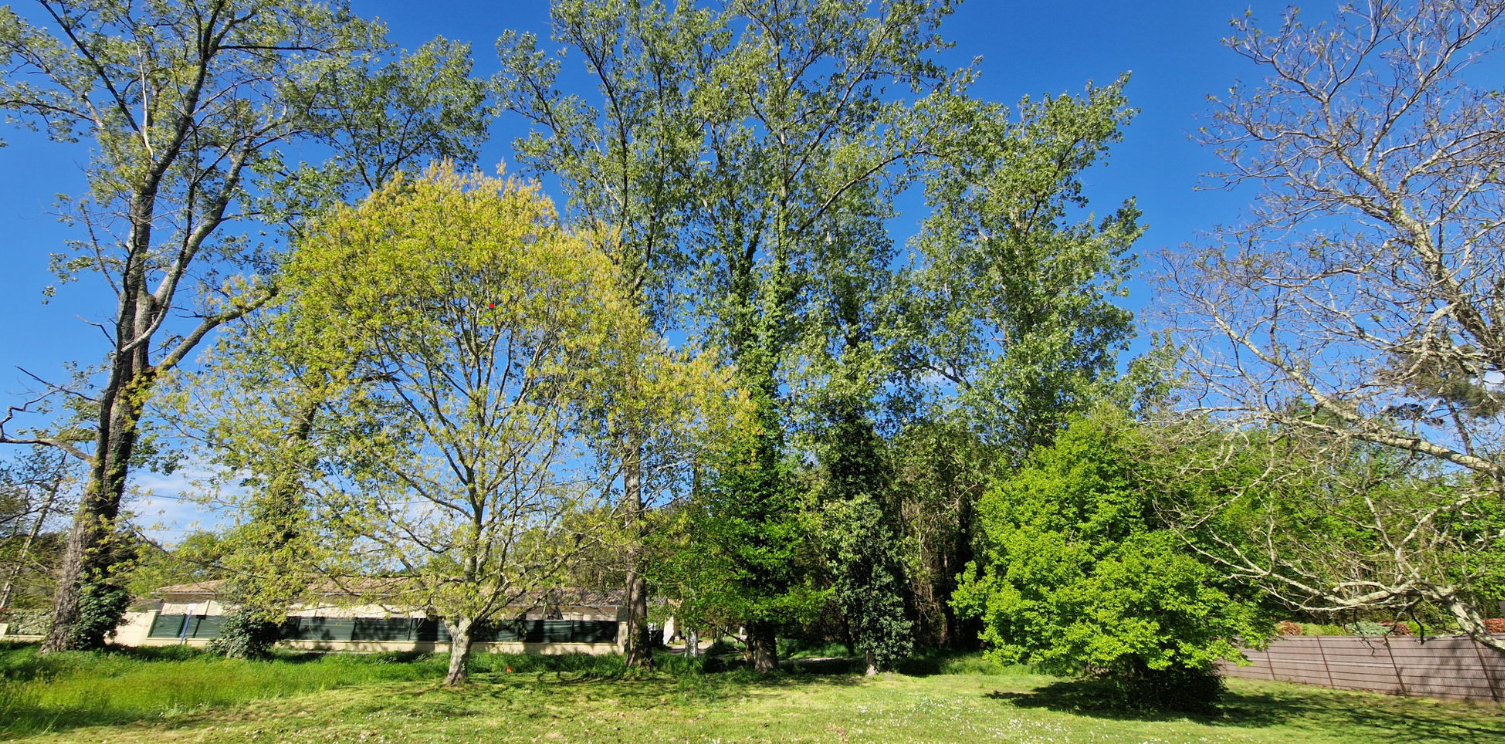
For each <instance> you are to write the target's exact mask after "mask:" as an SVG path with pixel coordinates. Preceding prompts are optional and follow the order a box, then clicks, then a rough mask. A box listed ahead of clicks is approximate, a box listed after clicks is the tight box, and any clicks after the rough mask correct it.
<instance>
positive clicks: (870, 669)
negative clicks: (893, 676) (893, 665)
mask: <svg viewBox="0 0 1505 744" xmlns="http://www.w3.org/2000/svg"><path fill="white" fill-rule="evenodd" d="M863 660H864V661H865V662H866V664H867V672H866V674H867V676H869V677H876V676H878V657H877V655H875V654H874V653H873V650H872V649H868V650H867V651H866V652H864V654H863Z"/></svg>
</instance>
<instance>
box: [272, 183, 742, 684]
mask: <svg viewBox="0 0 1505 744" xmlns="http://www.w3.org/2000/svg"><path fill="white" fill-rule="evenodd" d="M597 242H598V241H592V240H588V239H587V236H581V235H576V234H572V233H570V232H569V231H567V230H565V229H563V228H562V227H560V225H559V223H558V220H557V217H556V214H555V212H554V208H553V206H552V204H551V203H550V202H549V200H548V199H547V198H545V197H543V196H541V195H540V194H539V193H538V189H537V187H535V186H530V185H525V184H521V183H519V182H517V181H515V180H500V179H494V178H488V177H485V176H481V175H479V174H457V173H455V172H453V170H452V169H451V168H449V167H437V168H434V169H431V170H430V171H429V172H428V173H427V174H426V175H425V176H424V177H422V178H420V179H416V180H408V179H401V178H400V179H397V180H395V181H394V182H393V183H392V184H390V185H389V186H387V187H386V188H383V189H381V190H379V191H378V192H377V193H375V194H374V195H373V196H371V197H370V198H369V199H367V200H366V201H365V202H364V203H362V204H361V205H360V206H358V207H354V208H349V209H344V210H341V211H339V212H337V213H335V214H334V215H332V216H330V217H329V218H327V219H326V220H324V221H323V222H322V223H321V224H320V225H319V226H318V228H317V229H316V230H315V231H313V233H312V234H311V235H310V237H309V238H308V239H307V240H306V241H304V243H303V245H301V246H300V247H299V249H298V251H297V253H296V255H295V256H294V258H293V259H292V261H291V262H290V263H289V265H288V269H287V275H286V285H285V286H286V287H287V291H288V304H287V312H288V313H289V314H290V316H291V318H290V320H291V326H290V327H291V328H292V329H293V332H294V333H296V334H297V336H298V337H299V338H300V339H306V340H307V343H308V344H309V346H310V348H308V349H307V353H308V354H310V355H312V356H314V357H317V358H320V359H323V360H325V362H324V363H325V364H326V365H327V366H326V368H327V369H331V370H340V372H339V374H340V375H341V376H343V378H344V380H343V389H342V391H341V393H340V395H341V397H342V398H343V400H342V402H341V405H340V409H341V411H342V414H341V415H342V416H344V417H345V419H344V420H345V422H346V425H347V426H349V427H352V428H353V429H355V430H358V431H359V432H360V436H358V437H338V438H334V439H333V440H331V441H332V446H333V448H332V449H331V450H330V451H329V452H327V453H325V456H326V463H325V466H324V468H323V470H324V472H325V474H326V477H324V478H322V479H320V480H319V482H318V483H317V484H316V485H315V486H314V488H315V490H316V491H318V493H317V494H316V495H315V497H314V498H313V504H312V506H311V508H313V509H315V510H317V511H318V512H320V513H319V514H318V516H317V522H318V523H319V524H320V525H321V527H322V529H326V530H330V531H331V532H332V533H333V534H334V535H335V536H344V537H346V538H347V539H348V543H347V544H346V547H345V550H344V551H342V552H343V555H345V556H346V559H345V560H346V563H345V565H343V566H341V567H340V570H339V571H337V572H336V573H337V574H341V575H344V576H348V577H355V576H361V577H366V578H368V579H369V578H370V577H373V576H389V577H392V579H391V580H388V581H374V582H373V581H369V580H367V581H363V582H359V583H356V582H352V583H351V586H353V587H354V586H358V587H361V590H360V591H362V592H365V593H368V594H370V595H373V596H376V597H379V599H380V601H382V602H383V603H386V604H388V605H389V606H392V607H410V608H411V607H423V608H426V609H428V610H429V611H430V612H431V613H433V614H434V615H436V616H438V617H440V618H442V619H443V620H444V622H445V624H446V626H447V628H448V630H449V633H450V636H451V638H452V639H453V640H452V644H451V656H450V668H449V674H448V676H447V678H446V682H447V683H448V684H459V683H460V682H463V681H464V679H465V675H466V662H467V659H468V658H469V655H470V649H471V644H472V642H473V641H474V640H475V638H476V633H477V631H478V630H479V629H480V628H484V627H486V626H487V625H488V624H492V623H498V622H502V621H505V620H510V619H514V618H516V617H518V614H519V613H520V612H523V611H526V610H527V609H529V608H531V607H533V606H535V605H536V604H537V603H538V601H539V595H540V593H541V592H543V591H544V590H546V589H548V588H551V587H553V586H557V584H558V582H559V581H560V580H561V577H562V576H563V575H564V573H565V572H566V570H567V569H568V568H569V567H570V564H571V561H572V560H573V559H574V558H575V557H577V556H578V555H580V554H581V553H582V551H584V550H587V549H589V548H592V547H594V546H596V545H597V544H599V543H600V542H601V541H603V540H608V539H611V537H610V536H611V535H612V534H613V531H612V530H611V529H610V525H611V524H613V523H614V521H615V516H614V515H613V513H612V505H613V504H614V503H616V499H615V498H614V493H613V490H614V488H616V487H617V486H618V485H619V484H620V477H619V476H620V475H621V474H620V472H619V470H620V463H621V462H622V461H623V458H622V457H621V453H620V452H616V451H614V448H618V447H620V446H621V444H620V442H621V441H622V437H621V436H619V433H620V432H621V431H622V430H623V427H624V426H627V425H629V424H630V425H632V426H642V425H648V426H651V427H653V428H654V429H655V430H656V431H661V432H663V434H662V439H663V440H664V442H665V443H666V446H667V445H669V444H674V443H676V442H677V443H679V444H678V445H675V446H681V445H683V444H684V442H686V441H689V440H691V439H695V438H696V437H698V433H699V432H702V431H715V430H717V429H718V428H719V427H717V426H709V427H707V426H705V424H707V423H708V421H715V422H724V421H728V420H734V419H735V418H736V416H735V415H733V414H734V413H735V410H736V406H737V400H738V398H737V396H735V395H730V394H728V393H729V391H731V390H732V389H733V388H732V385H730V384H729V382H728V378H727V374H726V373H724V372H714V371H713V370H712V368H711V366H710V365H709V363H707V362H704V361H700V360H699V359H698V358H696V357H694V356H692V355H689V354H685V353H677V352H673V351H670V350H669V349H668V348H667V347H666V345H665V344H664V343H663V341H662V340H661V339H659V338H658V337H656V336H655V335H654V334H653V332H652V330H651V328H650V326H649V324H648V323H647V321H646V319H645V318H644V316H643V314H642V313H641V312H640V311H639V309H638V308H637V307H636V305H635V304H634V303H632V302H630V301H629V299H628V297H627V294H626V291H625V289H624V287H623V286H622V282H621V280H620V276H619V273H618V269H617V268H616V267H614V265H613V264H612V262H611V261H609V260H608V258H607V256H606V255H605V254H604V253H602V252H601V251H600V250H599V249H598V248H596V247H593V245H594V244H595V243H597ZM336 359H341V360H343V362H342V363H329V362H331V361H332V360H336Z"/></svg>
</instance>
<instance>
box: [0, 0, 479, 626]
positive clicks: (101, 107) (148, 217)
mask: <svg viewBox="0 0 1505 744" xmlns="http://www.w3.org/2000/svg"><path fill="white" fill-rule="evenodd" d="M39 4H40V6H41V7H40V14H41V16H43V17H45V18H46V19H47V21H48V25H46V26H38V25H33V24H32V23H30V22H27V21H26V20H23V19H22V18H21V17H20V16H18V15H17V14H16V13H15V12H13V11H11V10H10V9H9V8H5V9H0V51H3V53H4V57H5V60H6V63H5V64H6V68H7V70H8V71H9V72H8V73H7V75H6V77H5V78H4V79H3V80H0V102H3V106H4V107H5V108H6V109H8V110H10V111H11V112H13V113H15V114H18V115H19V116H20V118H21V121H22V122H23V123H25V124H28V125H32V126H35V125H41V126H44V127H45V128H46V129H47V131H48V134H49V135H50V136H51V137H52V138H53V139H55V140H59V141H64V142H67V141H72V140H74V139H75V138H76V137H78V136H87V137H91V138H93V139H94V141H95V143H96V147H95V149H94V150H93V151H92V155H91V158H92V159H91V165H90V166H89V168H88V171H87V172H88V175H89V181H90V188H91V193H90V196H89V197H88V198H86V199H77V200H72V201H70V202H68V203H67V206H68V208H69V209H70V212H69V215H68V217H69V219H70V220H73V221H75V222H78V223H81V224H83V225H84V226H86V227H87V228H88V237H87V239H85V240H81V241H78V242H77V243H76V244H74V246H73V248H74V249H75V250H74V252H73V253H71V254H67V255H61V256H60V257H59V259H58V261H57V263H58V265H59V266H60V267H61V269H62V273H63V278H64V279H65V280H66V279H69V278H72V276H73V275H74V274H75V273H77V272H85V271H92V272H97V273H99V274H101V275H103V276H104V277H105V279H106V283H107V284H108V286H110V288H111V289H112V290H113V291H114V293H115V295H116V299H117V307H116V312H115V315H114V317H113V319H112V321H111V325H110V327H109V329H108V335H109V336H110V339H111V347H110V352H109V359H108V363H107V369H106V371H105V373H104V379H103V381H102V382H101V383H100V384H99V385H98V391H97V393H96V394H93V395H91V396H90V397H92V398H93V399H94V402H95V405H96V406H97V411H98V414H97V422H96V425H95V428H94V431H93V432H92V438H93V440H94V445H93V448H92V452H84V451H81V450H80V449H79V448H78V447H75V446H73V442H71V441H69V440H68V437H65V436H61V435H60V434H59V433H56V432H52V433H48V432H43V431H32V432H16V433H3V432H0V436H3V441H6V442H44V443H48V444H54V445H57V446H59V447H66V448H68V449H70V451H73V452H75V453H76V454H78V455H79V456H80V457H83V458H86V459H87V460H88V462H89V465H90V468H91V475H90V478H89V480H88V483H87V485H86V487H85V489H84V493H83V497H82V499H81V501H80V504H79V508H78V510H77V513H76V517H75V522H74V529H73V532H72V533H71V535H70V538H69V543H68V549H67V553H66V558H65V561H64V567H63V575H62V579H61V581H60V582H59V586H58V593H57V597H56V601H55V607H54V622H53V627H52V630H51V632H50V633H49V635H48V638H47V641H46V642H45V643H44V646H43V648H44V650H46V651H56V650H62V649H68V648H83V647H90V646H94V645H98V644H99V643H100V642H101V641H102V637H101V636H100V635H99V633H98V632H95V631H89V632H82V633H81V632H79V628H81V627H84V626H82V625H80V612H81V610H80V602H81V601H83V600H87V604H88V605H89V606H91V607H95V608H97V609H99V610H100V611H101V612H103V613H105V614H115V615H118V610H120V609H123V607H124V603H125V602H127V601H128V597H127V596H126V592H125V591H124V589H123V587H121V586H120V584H119V582H118V581H116V577H114V576H113V566H114V564H115V563H116V560H115V558H114V554H113V552H112V551H113V550H114V548H113V547H112V545H113V544H114V543H113V542H112V536H114V535H116V534H117V532H118V531H119V530H118V525H117V524H116V523H117V520H118V517H119V513H120V499H121V496H122V494H123V493H124V489H125V486H126V481H127V476H128V472H129V469H130V467H131V464H132V461H133V458H134V457H136V456H137V455H138V454H139V453H138V451H137V448H138V445H139V443H140V436H141V429H140V423H141V421H142V417H143V414H144V411H145V407H146V405H147V402H148V399H149V397H150V395H151V392H152V389H153V386H154V384H155V382H156V380H157V379H158V378H159V377H160V376H161V375H162V373H164V372H166V371H168V370H171V369H172V368H174V367H176V366H177V365H178V364H179V363H181V362H182V361H183V360H184V359H185V358H186V357H187V355H188V354H189V353H190V352H191V351H192V350H193V349H194V348H195V347H196V346H197V345H198V344H199V343H200V341H202V339H204V338H205V336H207V335H208V334H209V333H210V332H212V331H213V330H214V329H215V328H217V327H219V326H221V325H222V324H224V323H226V322H229V321H231V320H234V319H236V318H238V317H240V316H243V315H244V314H246V313H247V312H251V311H252V310H254V309H255V308H257V307H259V306H261V305H263V304H264V303H266V302H267V301H268V300H269V299H270V298H271V297H272V296H273V294H274V292H275V287H274V285H272V284H271V283H270V282H268V281H267V279H266V272H267V270H268V267H269V265H270V262H269V261H268V258H269V256H268V254H267V253H266V251H264V250H262V247H261V246H257V245H254V244H253V243H252V242H251V241H250V240H249V239H248V238H247V237H246V236H245V235H237V234H231V233H230V232H229V231H227V230H226V227H227V226H228V225H230V224H232V223H234V222H236V221H238V220H240V219H244V218H255V217H266V216H271V215H277V216H279V217H286V216H288V215H290V214H291V215H294V216H295V215H296V214H297V213H298V211H299V210H297V209H296V208H294V209H291V210H289V209H288V206H289V204H288V203H286V200H284V199H280V198H274V199H273V202H268V201H266V200H263V199H258V198H252V197H253V195H264V196H271V197H277V196H278V195H279V194H281V195H287V194H291V193H294V191H295V190H294V189H289V188H285V187H286V186H287V185H288V179H289V177H290V176H292V173H291V171H293V170H294V168H292V167H291V166H289V165H287V164H286V163H285V162H284V158H283V156H282V154H281V152H280V150H279V147H282V146H285V145H287V144H290V143H292V142H294V141H297V140H306V139H315V140H317V139H319V138H323V139H324V140H325V141H326V142H328V141H330V140H332V139H339V140H343V139H346V138H348V135H349V134H350V132H349V130H347V129H342V128H340V125H341V124H342V122H338V121H334V122H331V120H330V119H329V118H328V117H326V116H324V114H327V112H329V111H330V110H332V109H335V110H337V109H338V108H339V101H340V100H342V99H341V96H342V95H344V94H346V93H349V92H350V88H349V87H348V83H349V82H350V76H349V75H350V71H351V70H353V69H358V68H359V67H360V65H361V64H363V63H364V62H365V61H367V60H369V59H370V55H372V54H375V53H380V52H382V51H384V50H385V48H386V44H385V42H384V41H383V38H382V37H383V29H382V28H381V27H380V26H379V25H375V24H371V23H367V22H364V21H361V20H360V19H358V18H355V17H353V16H352V15H351V14H350V12H349V9H348V4H346V3H344V2H335V3H333V4H318V3H306V2H293V1H292V0H202V1H200V0H174V1H173V2H162V3H145V4H141V3H127V2H119V1H118V0H99V1H90V2H81V1H73V0H60V1H51V0H43V2H40V3H39ZM419 111H420V112H421V113H423V114H424V119H425V120H429V114H430V112H431V110H430V109H419ZM441 121H442V120H441ZM440 129H441V130H442V129H444V127H441V128H440ZM337 132H342V133H343V136H341V135H337V134H336V133H337ZM437 139H438V140H440V141H443V142H446V143H453V140H447V139H445V138H444V137H443V136H440V137H438V138H437ZM435 146H436V142H434V141H432V140H430V141H428V142H427V143H426V144H425V145H424V146H423V149H422V151H425V152H433V151H434V149H435ZM275 202H284V203H275ZM237 205H238V206H237ZM164 226H167V227H166V228H165V229H164ZM236 272H245V273H243V274H241V275H239V276H236V277H234V278H227V275H229V274H234V273H236ZM188 292H192V293H193V294H194V297H192V298H185V297H183V295H184V294H187V293H188ZM74 392H78V391H74ZM89 627H96V628H97V627H101V626H100V625H99V624H98V623H95V624H92V625H89Z"/></svg>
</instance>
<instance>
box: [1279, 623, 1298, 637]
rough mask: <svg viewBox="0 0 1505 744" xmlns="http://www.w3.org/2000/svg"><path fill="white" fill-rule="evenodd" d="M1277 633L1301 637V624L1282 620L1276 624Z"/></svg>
mask: <svg viewBox="0 0 1505 744" xmlns="http://www.w3.org/2000/svg"><path fill="white" fill-rule="evenodd" d="M1275 632H1276V633H1278V634H1280V635H1283V636H1299V635H1301V624H1300V623H1293V622H1291V621H1290V620H1281V621H1280V622H1278V623H1276V624H1275Z"/></svg>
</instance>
